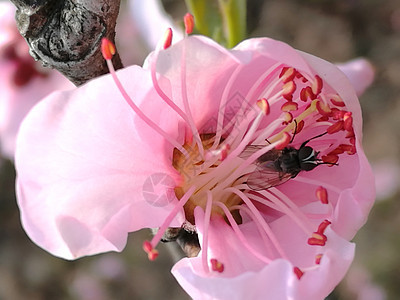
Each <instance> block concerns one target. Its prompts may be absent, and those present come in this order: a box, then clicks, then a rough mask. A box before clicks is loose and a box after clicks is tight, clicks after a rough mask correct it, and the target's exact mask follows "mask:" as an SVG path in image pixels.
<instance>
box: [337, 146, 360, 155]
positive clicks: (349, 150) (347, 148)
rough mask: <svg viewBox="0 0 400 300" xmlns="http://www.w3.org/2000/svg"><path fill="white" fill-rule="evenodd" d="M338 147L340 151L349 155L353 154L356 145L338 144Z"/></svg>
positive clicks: (355, 151)
mask: <svg viewBox="0 0 400 300" xmlns="http://www.w3.org/2000/svg"><path fill="white" fill-rule="evenodd" d="M339 147H340V149H342V150H343V152H342V153H344V152H346V153H347V154H349V155H353V154H356V153H357V150H356V147H355V146H354V145H348V144H340V145H339ZM339 147H338V148H339Z"/></svg>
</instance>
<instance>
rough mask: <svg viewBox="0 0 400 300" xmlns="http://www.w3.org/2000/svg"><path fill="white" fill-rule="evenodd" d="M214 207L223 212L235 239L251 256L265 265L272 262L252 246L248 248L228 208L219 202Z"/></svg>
mask: <svg viewBox="0 0 400 300" xmlns="http://www.w3.org/2000/svg"><path fill="white" fill-rule="evenodd" d="M215 205H217V206H219V207H220V208H221V209H222V210H223V211H224V214H225V216H226V218H227V219H228V222H229V224H230V225H231V227H232V230H233V231H234V232H235V233H236V235H237V237H238V238H239V240H240V242H241V243H242V244H243V246H245V247H246V248H247V249H248V250H249V251H250V253H251V254H253V255H254V256H255V257H257V258H258V259H259V260H261V261H263V262H265V263H267V264H268V263H270V262H271V261H272V259H270V258H268V257H265V256H263V255H262V254H260V253H258V251H257V250H255V249H254V248H253V247H252V246H250V244H249V242H248V241H247V239H246V237H245V236H244V234H243V233H242V231H241V230H240V228H239V226H238V224H237V223H236V221H235V219H234V218H233V217H232V214H231V212H230V211H229V210H228V208H227V207H226V206H225V205H224V204H222V203H221V202H218V201H217V202H215Z"/></svg>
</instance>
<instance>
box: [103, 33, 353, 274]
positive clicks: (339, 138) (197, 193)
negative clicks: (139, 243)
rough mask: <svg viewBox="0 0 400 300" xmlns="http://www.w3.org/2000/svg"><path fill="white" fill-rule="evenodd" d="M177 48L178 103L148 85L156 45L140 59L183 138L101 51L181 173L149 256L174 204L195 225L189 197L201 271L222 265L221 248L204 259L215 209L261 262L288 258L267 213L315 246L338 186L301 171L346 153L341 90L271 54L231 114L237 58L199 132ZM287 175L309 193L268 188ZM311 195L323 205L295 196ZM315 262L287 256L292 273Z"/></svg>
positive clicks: (348, 131)
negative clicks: (211, 127)
mask: <svg viewBox="0 0 400 300" xmlns="http://www.w3.org/2000/svg"><path fill="white" fill-rule="evenodd" d="M107 43H108V41H105V44H104V46H105V47H104V48H105V49H107V48H108V47H110V46H109V45H108V44H107ZM158 51H163V50H158ZM185 51H186V50H185V47H183V50H182V60H181V65H180V70H181V72H180V73H181V93H182V99H183V108H181V107H178V106H177V105H176V104H175V102H174V101H173V99H170V98H169V97H168V96H167V95H166V94H165V93H164V92H163V90H162V89H161V88H160V86H159V85H158V82H157V76H156V67H155V66H156V63H155V61H156V58H155V57H157V55H158V52H157V51H156V53H155V54H154V56H155V57H153V59H152V61H151V65H150V70H151V79H152V81H153V86H154V89H155V91H156V92H157V93H158V95H159V96H160V98H161V99H162V100H163V101H164V102H165V103H167V104H168V105H169V106H170V107H171V109H172V110H174V111H175V112H176V113H177V114H178V115H179V116H180V117H181V118H182V119H183V120H184V121H185V123H186V128H187V129H188V130H189V131H190V132H191V134H190V135H188V136H190V139H188V140H186V141H185V143H184V144H183V145H182V144H180V143H179V142H177V141H176V140H175V139H174V138H173V137H171V136H170V135H169V134H168V133H167V132H165V131H164V130H163V129H162V128H161V127H159V126H158V124H156V123H154V122H153V121H152V120H151V119H150V118H149V117H147V116H146V115H145V114H144V113H143V112H142V111H141V110H140V109H139V108H138V107H137V106H136V105H135V103H134V101H133V100H132V99H131V98H130V97H129V95H128V94H127V92H126V91H125V90H124V88H123V87H122V85H121V83H120V81H119V80H118V77H117V75H116V73H115V71H114V70H113V67H112V65H111V57H110V55H105V58H106V59H107V63H108V65H109V68H110V72H111V75H112V76H113V78H114V81H115V83H116V85H117V86H118V88H119V90H120V91H121V94H122V96H123V97H124V99H125V100H126V101H127V103H128V104H129V105H130V107H131V108H132V109H133V110H134V112H135V113H136V114H137V115H138V116H139V117H140V118H141V119H142V120H143V121H145V122H146V123H147V124H148V126H150V127H151V128H153V129H154V130H155V131H156V132H157V133H158V134H159V135H160V136H162V137H163V138H164V139H165V141H166V142H169V143H171V144H172V145H173V146H174V152H173V158H172V161H171V164H172V165H173V167H174V168H175V169H176V170H177V171H178V172H179V174H180V175H181V179H182V180H181V181H180V182H179V185H178V186H176V187H175V194H176V196H177V198H178V200H179V201H177V203H176V205H175V207H174V209H173V210H172V211H171V212H170V213H169V215H168V217H167V218H166V219H165V221H164V222H163V224H162V225H161V226H160V228H159V230H158V232H157V233H156V235H155V236H154V237H153V239H152V240H151V242H148V241H146V242H145V243H144V249H145V251H146V252H147V253H148V255H149V258H150V259H154V258H155V257H157V255H158V252H157V250H155V246H156V245H157V243H158V242H159V241H160V240H161V239H162V236H163V234H164V233H165V232H166V231H167V229H168V227H169V225H170V224H171V221H172V220H173V219H174V217H175V216H176V215H177V214H178V213H179V212H180V211H181V210H182V208H183V210H184V212H185V218H186V220H187V222H189V223H190V224H189V225H188V224H186V223H185V224H183V225H182V230H186V229H187V228H190V230H188V231H191V232H195V231H196V227H195V226H196V221H197V220H196V218H195V209H196V208H197V207H201V208H202V209H203V211H204V220H203V221H204V222H203V228H202V243H201V245H200V246H201V249H202V254H201V255H202V265H203V268H204V270H205V271H207V272H208V271H215V272H219V273H221V272H223V271H224V269H225V268H224V261H223V259H224V258H223V257H212V258H211V259H210V260H209V259H208V252H209V250H210V249H209V247H208V228H209V225H210V224H211V223H212V222H213V220H215V219H217V218H222V219H223V220H225V222H226V224H228V225H229V226H230V227H231V229H232V231H233V233H234V234H235V235H236V236H237V238H238V240H240V242H241V243H242V244H243V246H244V247H245V248H246V249H247V250H248V251H249V255H253V256H254V257H256V258H257V259H259V260H260V261H262V262H263V263H266V264H268V263H270V262H271V261H273V260H274V259H277V258H284V259H287V260H289V261H291V260H292V258H291V257H289V256H288V255H287V254H286V251H285V249H284V246H283V245H282V243H281V242H280V238H281V237H279V236H277V235H276V234H275V232H274V230H273V228H272V226H271V224H272V222H273V221H275V220H278V219H279V218H280V217H283V216H286V217H288V218H290V219H291V221H292V223H294V224H295V225H296V226H297V227H298V228H299V229H300V230H301V231H303V232H304V234H305V236H306V237H308V238H306V239H305V246H307V245H308V246H313V247H314V246H316V247H323V246H324V245H325V244H326V241H327V236H326V235H325V230H326V228H327V227H328V226H329V225H330V224H331V222H330V221H329V220H328V219H330V218H331V216H332V212H333V205H334V204H333V203H331V202H330V201H329V200H328V198H329V197H331V195H333V196H337V195H338V194H339V193H340V190H338V188H336V187H335V186H334V185H332V184H330V183H329V182H324V183H321V182H319V181H317V180H312V179H309V178H307V177H306V176H302V174H303V172H309V171H312V170H313V169H315V168H316V167H318V166H320V165H325V167H330V166H335V165H337V164H338V161H339V156H341V155H343V154H348V155H352V154H355V153H356V147H355V136H354V131H353V127H352V114H351V112H348V111H346V110H344V108H345V104H344V102H343V100H342V99H341V98H340V96H339V95H338V94H337V93H336V92H335V91H333V90H332V89H331V88H330V87H329V86H327V85H326V84H325V83H324V82H323V80H322V79H321V77H319V76H318V75H312V74H306V73H304V72H300V71H298V70H296V69H294V68H292V67H289V66H285V65H284V64H282V63H276V64H275V65H272V66H271V67H270V68H269V69H267V70H265V72H264V73H263V74H261V75H260V76H259V79H258V80H257V81H256V82H254V84H253V86H251V87H250V89H249V90H248V92H247V95H245V97H243V99H242V100H241V101H240V103H239V105H234V107H235V108H234V109H233V111H234V114H233V117H232V115H231V117H228V116H227V114H226V113H225V111H226V110H227V109H228V108H232V107H230V106H229V105H230V104H229V103H227V99H228V95H230V94H231V93H230V92H231V89H232V87H233V85H234V83H235V82H236V80H238V76H239V74H240V73H241V70H242V68H241V66H240V65H238V66H237V68H236V69H235V70H234V71H233V73H232V75H231V76H230V79H229V80H228V82H227V83H226V86H225V90H224V91H223V92H222V97H221V99H219V101H220V106H219V110H218V111H217V112H215V115H216V116H217V118H218V121H217V126H216V128H215V131H214V132H200V131H199V130H198V126H199V125H201V124H197V123H196V122H195V120H194V118H193V116H192V114H191V111H190V101H189V99H188V96H187V90H186V59H185V58H186V57H185ZM105 52H106V51H104V50H103V53H105ZM111 52H112V51H111ZM192 100H193V101H195V99H192ZM230 112H232V110H231V111H230ZM202 125H204V124H202ZM201 128H205V127H201ZM322 137H323V138H322ZM291 144H293V145H291ZM298 175H300V176H298ZM290 180H295V181H299V182H301V183H302V184H308V187H309V188H308V189H309V190H310V189H311V190H314V191H315V196H314V198H313V199H307V202H304V200H302V201H303V202H300V201H299V200H298V199H297V198H296V197H292V198H293V199H291V197H289V196H288V195H286V194H285V193H284V192H283V191H282V190H281V189H279V188H277V186H279V185H281V184H284V183H285V182H287V181H290ZM328 196H329V197H328ZM312 202H317V204H318V205H321V206H325V207H324V208H325V209H322V210H321V211H323V212H322V213H321V212H320V213H311V212H309V211H306V210H304V206H306V205H307V204H310V203H312ZM243 222H251V224H254V226H255V228H257V231H258V234H259V236H260V240H261V243H262V244H263V247H264V248H265V251H260V247H259V246H255V245H254V244H253V242H252V241H250V240H249V239H248V238H246V236H245V235H244V233H243V232H242V227H241V226H240V225H242V224H243ZM221 238H223V237H221ZM321 252H323V251H322V249H320V248H318V252H317V253H316V254H315V265H318V264H319V262H320V261H321V259H323V256H322V253H321ZM196 254H197V252H196ZM315 265H314V266H296V267H295V268H294V273H295V274H296V275H297V277H298V278H299V279H300V278H301V276H302V274H303V273H304V271H307V269H308V268H314V267H315Z"/></svg>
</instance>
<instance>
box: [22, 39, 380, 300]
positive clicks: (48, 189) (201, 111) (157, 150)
mask: <svg viewBox="0 0 400 300" xmlns="http://www.w3.org/2000/svg"><path fill="white" fill-rule="evenodd" d="M104 45H105V48H104V49H107V47H108V46H109V45H108V44H107V42H106V43H105V44H104ZM108 63H109V64H110V61H109V60H108ZM110 68H111V70H112V66H111V65H110ZM357 78H358V77H353V78H352V79H353V80H357ZM361 123H362V117H361V111H360V106H359V102H358V99H357V96H356V93H355V91H354V89H353V87H352V86H351V84H350V82H349V80H348V78H347V77H346V76H345V75H344V74H343V73H342V72H341V71H340V70H339V69H338V68H337V67H335V66H334V65H332V64H330V63H328V62H326V61H323V60H321V59H319V58H316V57H314V56H311V55H309V54H306V53H303V52H299V51H297V50H295V49H293V48H291V47H290V46H288V45H287V44H284V43H282V42H278V41H275V40H271V39H267V38H258V39H249V40H246V41H244V42H242V43H240V44H239V45H238V46H236V47H235V48H234V49H232V50H226V49H224V48H223V47H221V46H220V45H218V44H216V43H215V42H213V41H212V40H210V39H208V38H205V37H202V36H192V37H187V38H185V39H184V40H183V41H180V42H178V43H176V44H174V45H172V46H171V47H170V48H168V49H165V50H160V49H158V50H156V51H155V52H153V53H151V54H150V55H149V57H148V58H147V60H146V62H145V65H144V67H143V68H141V67H138V66H132V67H128V68H125V69H123V70H120V71H118V72H117V73H114V72H113V71H112V74H111V76H110V75H107V76H103V77H101V78H97V79H95V80H93V81H91V82H89V83H87V84H86V85H84V86H82V87H80V88H77V89H74V90H71V91H67V92H57V93H53V94H52V95H50V96H49V97H47V98H46V99H44V100H43V101H42V102H40V103H39V104H38V105H36V106H35V107H34V109H33V110H32V111H31V112H30V113H29V115H28V116H27V118H26V119H25V121H24V122H23V124H22V126H21V131H20V134H19V136H18V141H17V152H16V168H17V173H18V179H17V194H18V204H19V207H20V209H21V218H22V223H23V226H24V228H25V230H26V232H27V233H28V235H29V236H30V238H31V239H32V240H33V241H34V242H35V243H36V244H38V245H39V246H40V247H42V248H44V249H46V250H47V251H49V252H50V253H52V254H54V255H56V256H59V257H63V258H66V259H74V258H77V257H80V256H84V255H91V254H96V253H99V252H104V251H120V250H122V249H123V247H124V246H125V243H126V238H127V235H128V233H129V232H132V231H135V230H139V229H141V228H159V230H158V232H157V234H156V235H155V236H154V238H153V239H152V240H151V241H150V242H146V243H145V244H144V248H145V249H146V251H148V253H149V258H154V257H155V256H156V255H157V252H156V250H155V249H154V247H155V246H156V244H157V243H158V242H159V241H160V239H161V236H162V234H163V233H164V232H165V230H166V229H167V228H168V227H180V226H182V225H183V224H184V226H186V227H185V228H186V229H187V230H189V229H188V228H190V230H193V231H195V232H196V233H197V234H198V236H199V242H200V245H201V249H202V250H201V252H200V253H199V254H198V256H197V257H191V258H185V259H183V260H181V261H179V262H178V263H177V264H176V265H175V266H174V268H173V270H172V272H173V274H174V275H175V277H176V278H177V280H178V282H179V283H180V284H181V285H182V287H183V288H184V289H185V290H186V291H187V292H188V293H189V295H190V296H191V297H193V298H194V299H243V298H248V299H265V297H268V298H270V299H323V298H324V297H325V296H327V295H328V294H329V293H330V292H331V291H332V289H333V288H334V287H335V286H336V284H337V283H338V282H339V281H340V280H341V279H342V278H343V276H344V274H345V273H346V271H347V269H348V267H349V265H350V263H351V261H352V259H353V255H354V244H352V243H350V242H349V240H350V239H352V237H353V236H354V235H355V233H356V232H357V230H358V229H359V228H360V227H361V226H362V225H363V224H364V223H365V221H366V219H367V215H368V212H369V210H370V208H371V205H372V203H373V201H374V194H375V191H374V179H373V176H372V173H371V170H370V166H369V164H368V161H367V159H366V157H365V155H364V153H363V149H362V147H361V139H362V128H361ZM306 141H308V142H307V146H310V147H311V148H308V150H309V151H310V152H309V153H308V154H307V155H304V154H303V155H302V157H303V158H300V154H299V153H297V155H298V156H297V158H296V159H295V161H296V167H295V168H294V170H293V169H290V168H289V166H288V165H289V162H285V163H283V162H281V161H278V159H277V158H276V157H275V158H274V159H272V162H271V159H268V158H266V157H269V156H271V155H272V154H273V153H275V154H276V153H278V154H279V153H280V155H282V156H280V159H281V158H282V157H283V154H282V153H283V152H276V151H277V150H274V149H283V150H285V151H289V149H292V150H290V151H292V152H293V148H290V147H294V149H300V148H304V147H305V144H304V143H305V142H306ZM310 149H311V150H310ZM283 150H282V151H283ZM274 151H275V152H274ZM264 154H265V155H266V156H265V155H264ZM263 155H264V156H263ZM305 156H307V157H305ZM285 158H287V157H286V156H285ZM282 159H283V158H282ZM300 161H301V163H303V164H304V165H303V167H302V168H300V165H299V164H300ZM278 162H281V164H278ZM272 164H273V165H272ZM307 164H311V165H312V166H310V165H307ZM306 165H307V166H306ZM281 167H282V169H280V168H281ZM286 167H287V168H288V170H286V171H285V170H283V169H284V168H286ZM306 168H309V169H308V170H309V171H306ZM265 170H269V173H268V172H264V171H265ZM272 171H273V172H272ZM288 174H289V175H290V176H288ZM260 175H261V176H260ZM284 179H285V181H284ZM154 185H157V188H153V187H154Z"/></svg>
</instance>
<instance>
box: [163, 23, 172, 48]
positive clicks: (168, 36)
mask: <svg viewBox="0 0 400 300" xmlns="http://www.w3.org/2000/svg"><path fill="white" fill-rule="evenodd" d="M161 41H162V49H164V50H165V49H167V48H169V47H170V46H171V44H172V29H171V28H168V29H167V30H166V31H165V33H164V36H163V39H162V40H161Z"/></svg>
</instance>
